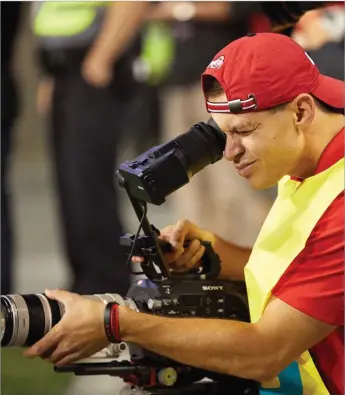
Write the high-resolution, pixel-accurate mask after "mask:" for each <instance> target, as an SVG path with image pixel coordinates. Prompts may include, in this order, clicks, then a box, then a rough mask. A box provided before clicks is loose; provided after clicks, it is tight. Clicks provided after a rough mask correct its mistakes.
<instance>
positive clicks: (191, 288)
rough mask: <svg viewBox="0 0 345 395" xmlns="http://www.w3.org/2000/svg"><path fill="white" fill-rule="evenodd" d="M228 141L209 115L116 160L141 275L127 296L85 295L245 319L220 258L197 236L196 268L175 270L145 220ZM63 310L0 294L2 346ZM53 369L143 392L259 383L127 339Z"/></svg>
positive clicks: (243, 301)
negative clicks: (134, 224) (134, 223)
mask: <svg viewBox="0 0 345 395" xmlns="http://www.w3.org/2000/svg"><path fill="white" fill-rule="evenodd" d="M225 141H226V137H225V135H224V133H223V132H222V131H221V130H220V129H219V128H218V126H217V125H216V124H215V122H214V121H213V120H212V119H211V120H209V122H208V123H207V124H205V123H203V122H200V123H197V124H196V125H194V126H193V127H192V128H191V129H190V130H189V131H188V132H187V133H184V134H182V135H180V136H178V137H177V138H176V139H174V140H171V141H170V142H168V143H166V144H163V145H160V146H158V147H154V148H151V149H150V150H148V151H147V152H145V153H144V154H142V155H140V156H139V157H137V158H136V159H135V160H132V161H126V162H124V163H122V164H121V165H120V167H119V169H118V171H117V172H116V177H117V181H118V182H119V184H120V186H121V187H122V188H124V189H125V190H126V192H127V194H128V197H129V200H130V202H131V204H132V206H133V208H134V210H135V213H136V215H137V217H138V220H139V228H138V230H137V232H136V234H135V235H134V234H126V235H124V236H123V237H121V239H120V244H121V246H122V247H123V249H124V252H125V253H126V254H127V255H128V260H127V265H128V267H129V268H130V264H131V258H132V257H133V255H139V256H143V257H144V261H143V262H142V263H141V268H142V272H140V273H137V272H134V274H138V275H145V276H146V278H143V277H141V278H140V280H139V281H136V282H135V283H134V285H133V286H132V287H131V288H130V290H129V292H128V294H127V295H126V297H123V296H121V295H118V294H102V295H87V296H86V297H91V298H100V299H101V300H102V301H103V302H104V303H108V302H110V301H115V302H117V303H118V304H120V305H125V306H127V307H129V308H131V309H133V310H135V311H139V312H145V313H150V314H156V315H161V316H167V317H204V318H218V319H236V320H241V321H247V322H249V313H248V304H247V297H246V290H245V286H244V283H242V282H233V281H222V280H218V279H217V277H218V275H219V273H220V259H219V256H218V255H217V254H216V253H215V252H214V251H213V248H212V246H211V244H210V243H209V242H202V244H203V245H204V246H205V254H204V256H203V258H202V264H201V266H200V268H198V269H196V270H192V271H190V272H188V273H182V274H176V273H174V272H172V271H171V270H170V269H169V267H168V265H167V263H166V261H165V259H164V253H165V252H167V251H169V250H170V247H171V246H170V244H168V243H163V242H162V241H160V240H159V235H160V232H159V230H158V229H156V228H155V227H154V226H153V225H152V224H150V222H149V220H148V218H147V203H151V204H154V205H161V204H163V203H164V202H165V199H166V197H167V196H168V195H170V194H172V193H173V192H174V191H176V190H178V189H179V188H181V187H183V186H184V185H185V184H187V183H188V182H189V180H190V178H191V177H192V176H193V175H194V174H196V173H197V172H199V171H200V170H202V169H203V168H204V167H205V166H207V165H209V164H212V163H215V162H217V161H218V160H220V159H221V158H222V156H223V151H224V147H225ZM141 232H143V234H141ZM131 272H132V273H133V271H132V270H131ZM63 314H64V310H63V306H62V305H61V304H60V303H59V302H56V301H53V300H50V299H48V298H47V297H46V296H45V295H44V294H35V295H34V294H31V295H2V296H1V346H2V347H6V346H29V345H32V344H34V343H35V342H36V341H38V340H39V339H40V338H41V337H43V336H44V335H45V334H46V333H47V332H48V331H49V330H50V329H51V328H52V326H54V325H55V324H56V323H57V322H58V321H59V320H60V319H61V317H62V315H63ZM210 336H212V334H210ZM229 352H230V351H229ZM54 369H55V371H56V372H73V373H74V374H76V375H111V376H119V377H121V378H123V380H124V381H126V382H128V383H130V384H131V385H132V386H133V388H135V389H141V390H142V391H144V393H145V394H148V395H149V394H152V395H159V394H162V395H163V394H164V395H172V394H174V395H175V394H181V395H184V394H185V395H187V394H188V395H189V394H191V395H192V394H194V395H199V394H208V395H211V394H217V395H219V394H225V393H226V394H228V393H229V390H230V389H231V393H232V394H234V395H242V394H247V395H249V394H254V393H257V383H255V382H252V381H250V380H244V379H240V378H236V377H232V376H226V375H221V374H217V373H214V372H209V371H204V370H201V369H197V368H194V367H191V366H186V365H183V364H181V363H178V362H176V361H172V360H169V359H167V358H165V357H162V356H159V355H157V354H154V353H152V352H149V351H147V350H144V349H142V348H141V347H139V346H137V345H135V344H130V343H124V342H122V343H120V344H111V345H109V346H108V347H107V348H106V349H104V350H102V351H101V352H100V353H97V354H95V355H94V356H92V357H91V358H88V359H87V360H82V361H78V362H77V363H74V364H71V365H68V366H59V367H57V366H55V367H54ZM204 379H206V380H204Z"/></svg>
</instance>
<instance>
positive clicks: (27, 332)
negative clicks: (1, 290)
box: [1, 294, 118, 347]
mask: <svg viewBox="0 0 345 395" xmlns="http://www.w3.org/2000/svg"><path fill="white" fill-rule="evenodd" d="M85 297H89V298H93V299H101V300H102V301H103V303H108V302H111V301H115V300H116V298H117V297H118V295H117V294H100V295H85ZM63 314H64V306H63V305H62V304H61V303H60V302H57V301H55V300H51V299H49V298H48V297H46V295H45V294H28V295H18V294H16V295H1V347H27V346H31V345H32V344H34V343H36V342H37V341H38V340H40V339H41V338H42V337H43V336H44V335H45V334H46V333H48V332H49V331H50V329H51V328H52V327H53V326H54V325H56V324H57V323H58V322H59V321H60V319H61V317H62V316H63Z"/></svg>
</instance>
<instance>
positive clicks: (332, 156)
mask: <svg viewBox="0 0 345 395" xmlns="http://www.w3.org/2000/svg"><path fill="white" fill-rule="evenodd" d="M344 129H345V128H342V129H341V130H340V131H339V132H338V133H337V134H336V135H335V136H334V137H333V139H332V140H331V141H330V142H329V143H328V145H327V146H326V148H325V149H324V150H323V152H322V154H321V157H320V159H319V163H318V164H317V167H316V171H315V174H314V175H316V174H319V173H321V172H323V171H324V170H326V169H328V168H329V167H331V166H333V165H334V164H335V163H337V162H338V161H339V160H340V159H341V158H343V157H344ZM290 179H291V180H295V181H303V179H302V178H298V177H294V176H291V177H290Z"/></svg>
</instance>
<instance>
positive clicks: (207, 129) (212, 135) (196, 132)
mask: <svg viewBox="0 0 345 395" xmlns="http://www.w3.org/2000/svg"><path fill="white" fill-rule="evenodd" d="M175 143H176V144H177V145H178V146H179V147H180V148H181V150H182V152H183V154H184V156H185V159H186V161H187V166H186V167H187V168H186V171H187V173H188V176H189V178H191V177H192V176H193V175H194V174H196V173H198V172H199V171H200V170H202V169H203V168H204V167H206V166H208V165H210V164H212V163H215V162H217V161H219V160H220V159H222V157H223V151H224V149H225V143H226V136H225V133H224V132H223V131H222V130H221V129H220V128H219V127H218V125H217V124H216V123H215V121H214V120H213V119H212V118H211V119H210V120H209V121H208V123H207V124H205V123H204V122H199V123H197V124H196V125H194V126H193V127H192V128H191V129H190V130H189V131H188V132H187V133H184V134H182V135H180V136H178V137H177V138H176V139H175Z"/></svg>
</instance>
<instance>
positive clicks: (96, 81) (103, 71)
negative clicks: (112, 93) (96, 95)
mask: <svg viewBox="0 0 345 395" xmlns="http://www.w3.org/2000/svg"><path fill="white" fill-rule="evenodd" d="M113 68H114V66H113V64H112V63H110V62H108V61H106V60H102V59H101V58H100V57H99V56H97V55H94V54H93V53H92V52H90V53H89V54H88V55H87V57H86V59H85V60H84V62H83V64H82V70H81V71H82V76H83V77H84V79H85V81H86V82H88V83H89V84H90V85H92V86H94V87H96V88H105V87H106V86H108V85H109V84H110V82H111V80H112V78H113Z"/></svg>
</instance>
